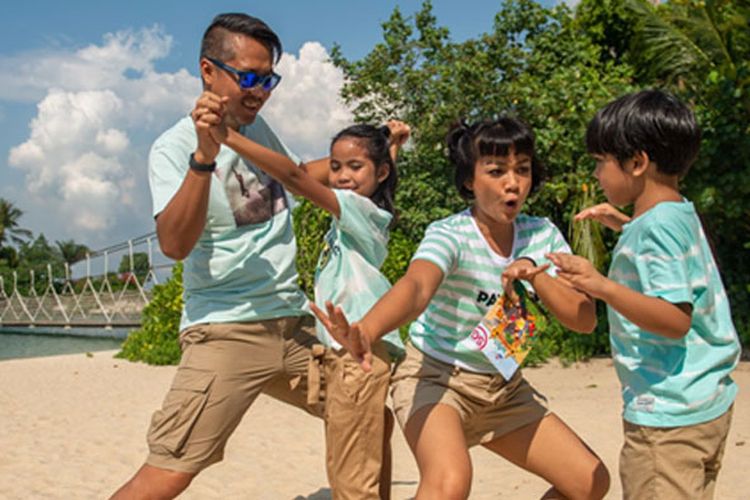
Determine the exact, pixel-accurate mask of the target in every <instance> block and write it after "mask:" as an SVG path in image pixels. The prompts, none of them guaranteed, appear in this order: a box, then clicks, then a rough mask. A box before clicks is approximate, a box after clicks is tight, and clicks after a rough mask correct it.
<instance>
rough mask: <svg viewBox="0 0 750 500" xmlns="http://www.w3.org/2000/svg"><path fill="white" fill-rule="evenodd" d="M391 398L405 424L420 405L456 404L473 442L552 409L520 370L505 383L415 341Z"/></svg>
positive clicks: (492, 437)
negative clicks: (449, 360) (432, 354)
mask: <svg viewBox="0 0 750 500" xmlns="http://www.w3.org/2000/svg"><path fill="white" fill-rule="evenodd" d="M391 396H392V398H393V409H394V411H395V413H396V418H397V419H398V422H399V425H400V426H401V428H404V427H406V423H407V422H408V421H409V419H410V418H411V417H412V416H413V415H414V414H415V413H416V412H417V411H418V410H419V409H420V408H424V407H425V406H430V405H436V404H445V405H448V406H451V407H452V408H454V409H455V410H456V411H457V412H458V413H459V415H460V416H461V421H462V423H463V428H464V436H465V437H466V443H467V444H468V445H469V446H474V445H477V444H486V443H489V442H491V441H493V440H495V439H497V438H499V437H500V436H503V435H505V434H507V433H509V432H511V431H514V430H516V429H520V428H521V427H523V426H525V425H528V424H532V423H534V422H537V421H539V420H541V419H542V418H543V417H544V416H545V415H547V413H548V409H547V400H546V398H545V397H544V396H542V395H541V394H539V393H538V392H537V391H536V390H535V389H534V388H533V387H531V385H530V384H529V383H528V382H527V381H526V380H525V379H524V378H523V376H522V375H521V371H520V370H518V371H517V372H516V373H515V375H514V376H513V377H512V378H511V379H510V380H509V381H507V382H506V381H505V379H504V378H503V376H502V375H500V374H488V373H475V372H470V371H466V370H463V369H461V368H458V367H455V366H453V365H449V364H447V363H443V362H442V361H438V360H437V359H435V358H432V357H430V356H428V355H426V354H424V353H422V352H421V351H420V350H419V349H417V348H416V347H414V346H413V345H412V344H411V343H408V344H407V346H406V359H404V361H403V362H402V363H401V364H400V365H399V366H398V367H397V368H396V371H395V373H394V375H393V378H392V381H391Z"/></svg>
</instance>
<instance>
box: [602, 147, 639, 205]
mask: <svg viewBox="0 0 750 500" xmlns="http://www.w3.org/2000/svg"><path fill="white" fill-rule="evenodd" d="M591 156H592V157H593V158H594V160H595V161H596V169H595V170H594V177H596V180H597V181H599V186H600V187H601V188H602V191H603V192H604V195H605V196H606V197H607V201H609V202H610V203H611V204H612V205H616V206H624V205H630V204H631V203H633V202H634V201H635V199H636V197H637V196H638V193H639V191H640V184H641V182H640V177H639V176H635V175H633V162H634V161H633V160H632V159H631V160H626V161H625V162H624V163H620V162H619V160H617V158H615V157H614V156H612V155H611V154H593V155H591Z"/></svg>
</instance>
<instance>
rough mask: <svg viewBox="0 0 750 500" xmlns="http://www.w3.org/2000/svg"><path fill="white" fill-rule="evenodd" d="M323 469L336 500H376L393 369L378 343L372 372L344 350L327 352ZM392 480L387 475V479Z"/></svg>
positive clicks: (325, 363)
mask: <svg viewBox="0 0 750 500" xmlns="http://www.w3.org/2000/svg"><path fill="white" fill-rule="evenodd" d="M323 371H324V373H325V381H326V407H325V419H326V448H327V449H328V454H327V460H326V467H327V470H328V479H329V482H330V483H331V489H332V490H333V492H334V498H345V499H352V500H359V499H372V500H376V499H379V498H380V495H379V487H380V478H381V473H382V472H383V471H382V470H381V469H382V462H383V445H384V441H385V440H386V439H390V435H387V436H386V434H385V412H386V408H385V400H386V397H387V396H388V385H389V382H390V379H391V363H390V357H389V355H388V351H387V350H386V347H385V345H384V344H383V343H382V342H378V343H376V344H375V345H373V358H372V370H371V371H369V372H365V371H364V370H362V367H361V366H360V365H359V363H358V362H356V361H355V360H354V358H352V356H351V355H350V354H349V353H348V352H347V351H345V350H342V351H340V352H336V351H334V350H333V349H327V350H326V353H325V355H324V358H323ZM389 475H390V474H389Z"/></svg>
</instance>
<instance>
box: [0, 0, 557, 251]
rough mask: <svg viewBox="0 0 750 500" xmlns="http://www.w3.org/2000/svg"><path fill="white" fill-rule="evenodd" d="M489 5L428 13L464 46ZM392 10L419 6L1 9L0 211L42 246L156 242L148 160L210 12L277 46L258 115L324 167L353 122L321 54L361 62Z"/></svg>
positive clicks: (21, 5)
mask: <svg viewBox="0 0 750 500" xmlns="http://www.w3.org/2000/svg"><path fill="white" fill-rule="evenodd" d="M542 3H544V4H551V3H555V0H545V1H542ZM499 5H500V1H499V0H495V1H487V0H471V1H470V2H459V1H455V0H434V1H433V10H434V13H435V15H436V16H437V18H438V22H439V23H440V24H441V25H443V26H446V27H448V28H449V29H450V31H451V35H452V38H453V39H455V40H463V39H466V38H470V37H475V36H477V35H478V34H480V33H483V32H486V31H488V30H489V29H490V28H491V26H492V22H493V18H494V15H495V13H496V12H497V10H498V8H499ZM396 6H398V7H399V8H400V9H401V11H402V13H404V14H405V15H410V14H413V13H414V12H416V11H417V10H418V9H419V8H420V6H421V2H420V1H417V0H401V1H397V0H377V1H354V0H349V1H343V0H319V1H315V2H308V1H275V2H238V1H223V0H218V1H211V2H206V1H202V2H196V1H193V0H182V1H176V0H162V1H154V0H151V1H144V0H131V1H129V2H106V1H98V2H94V1H71V2H59V1H54V2H53V1H26V2H13V3H9V4H6V5H4V8H3V10H4V12H5V14H4V16H3V17H4V19H5V23H4V26H3V29H2V30H0V127H1V130H2V134H0V197H2V198H5V199H8V200H10V201H11V202H13V203H14V204H15V205H16V206H18V207H19V208H21V209H22V210H23V211H24V216H23V218H22V219H21V223H22V225H23V227H26V228H28V229H30V230H32V231H33V232H34V234H35V235H36V234H39V233H44V234H45V235H46V236H47V238H48V239H49V240H51V241H55V240H62V239H69V238H74V239H75V240H76V241H78V242H81V243H84V244H87V245H89V246H90V247H92V248H100V247H103V246H108V245H110V244H113V243H117V242H120V241H123V240H125V239H127V238H130V237H135V236H138V235H141V234H144V233H146V232H149V231H151V230H153V222H152V219H151V217H150V213H151V206H150V196H149V193H148V186H147V181H146V157H147V154H148V148H149V146H150V143H151V142H152V141H153V140H154V139H155V138H156V137H157V136H158V134H159V133H160V132H161V131H163V130H164V129H166V128H167V127H169V126H170V125H171V124H172V123H173V122H174V121H175V120H177V119H178V118H179V117H180V116H182V115H184V114H186V113H187V112H188V111H189V109H190V106H191V104H192V102H193V100H194V99H195V97H197V94H198V92H199V90H200V88H199V82H198V78H197V70H196V68H197V53H198V47H199V43H200V37H201V35H202V33H203V30H204V29H205V27H206V26H207V24H208V23H209V22H210V20H211V18H212V17H213V16H214V15H215V14H217V13H219V12H230V11H238V12H248V13H250V14H252V15H255V16H257V17H260V18H262V19H263V20H265V21H266V22H267V23H268V24H269V25H270V26H271V27H272V28H273V29H274V30H275V31H276V32H277V33H278V34H279V36H280V37H281V39H282V42H283V44H284V53H285V54H284V57H283V58H282V61H281V62H280V64H279V67H278V71H279V72H280V73H281V74H282V75H284V81H283V84H282V85H281V86H279V88H278V89H277V90H276V91H275V92H274V95H273V97H272V98H271V100H270V101H269V102H268V104H267V106H266V108H265V109H264V113H263V114H264V116H265V117H266V119H267V120H268V121H269V122H270V123H271V124H272V126H274V128H275V129H276V130H277V132H278V133H279V135H280V136H281V137H282V139H284V141H285V142H286V143H287V144H288V145H289V146H290V147H291V148H292V149H294V150H295V151H297V152H298V154H300V156H302V157H306V158H310V157H315V156H319V155H322V154H324V153H325V148H326V146H327V143H328V138H329V137H330V136H331V135H333V134H334V133H335V132H336V131H337V130H338V129H340V128H341V127H342V126H344V125H346V124H347V123H348V122H349V120H350V118H351V116H350V114H349V112H348V110H347V109H346V108H345V107H344V106H343V104H342V103H341V102H340V101H339V100H338V97H337V91H338V89H339V88H340V86H341V83H342V77H341V74H340V72H339V71H338V70H337V69H336V68H334V67H333V66H332V65H330V63H328V62H327V60H326V59H327V56H328V51H330V49H331V47H332V46H333V44H334V43H338V44H339V45H341V47H342V50H343V52H344V55H346V56H347V57H348V58H359V57H362V56H364V55H365V54H367V53H368V52H369V50H370V49H371V48H372V47H373V46H374V45H375V44H376V43H377V42H378V41H379V40H380V39H381V27H380V24H381V23H382V22H383V21H385V20H387V19H388V17H389V16H390V14H391V12H392V11H393V9H394V8H395V7H396ZM306 76H309V77H311V78H309V77H308V78H306ZM300 109H304V111H305V113H304V117H302V118H300V113H299V110H300ZM290 118H293V119H290ZM416 126H418V124H416Z"/></svg>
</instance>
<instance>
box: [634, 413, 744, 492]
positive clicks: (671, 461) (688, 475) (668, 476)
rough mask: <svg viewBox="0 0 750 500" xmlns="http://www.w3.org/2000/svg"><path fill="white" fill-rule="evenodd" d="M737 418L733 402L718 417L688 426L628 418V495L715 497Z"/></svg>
mask: <svg viewBox="0 0 750 500" xmlns="http://www.w3.org/2000/svg"><path fill="white" fill-rule="evenodd" d="M731 420H732V407H730V408H729V410H727V411H726V413H724V414H723V415H722V416H720V417H718V418H715V419H714V420H710V421H708V422H704V423H702V424H696V425H690V426H685V427H646V426H642V425H635V424H631V423H630V422H626V421H624V420H623V427H624V431H625V443H624V445H623V447H622V451H621V452H620V480H621V481H622V492H623V498H625V499H626V500H636V499H637V500H642V499H650V498H654V499H656V498H658V499H659V500H671V499H675V500H677V499H679V500H682V499H685V498H693V499H710V498H713V495H714V488H715V486H716V477H717V475H718V474H719V469H721V459H722V457H723V455H724V447H725V445H726V441H727V434H728V433H729V427H730V423H731Z"/></svg>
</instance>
